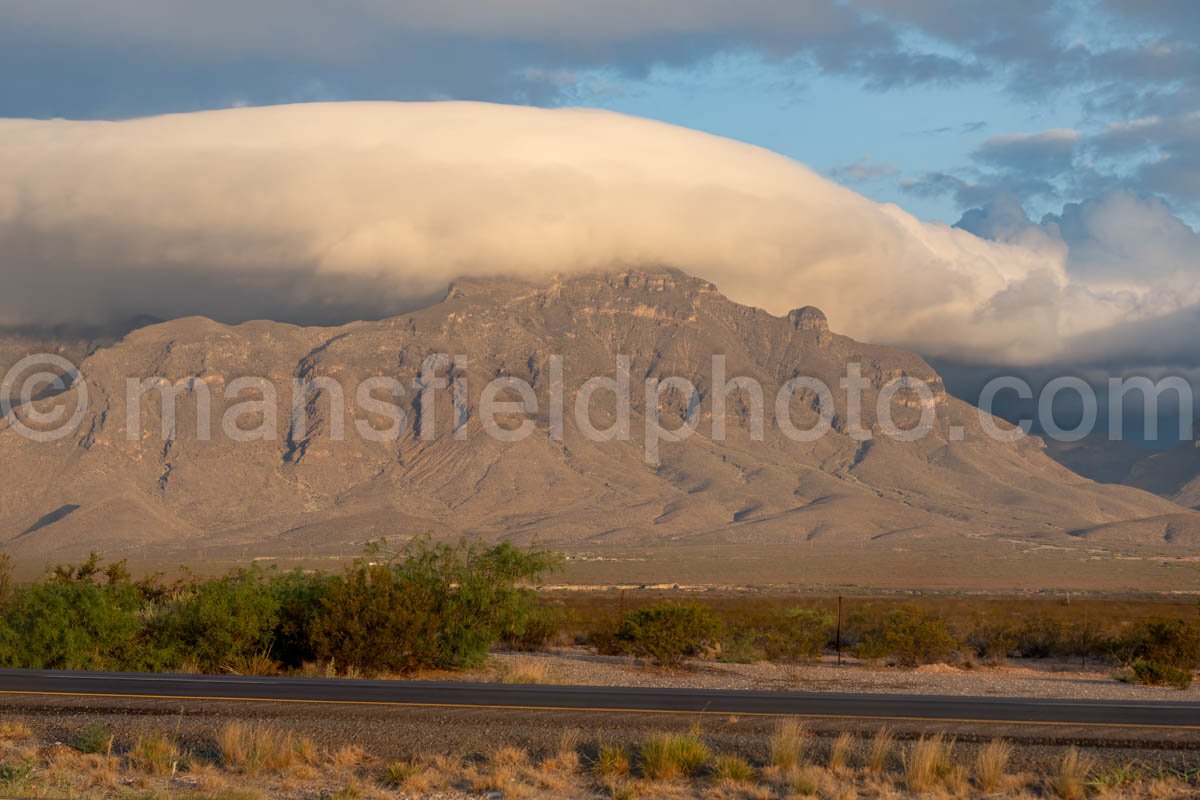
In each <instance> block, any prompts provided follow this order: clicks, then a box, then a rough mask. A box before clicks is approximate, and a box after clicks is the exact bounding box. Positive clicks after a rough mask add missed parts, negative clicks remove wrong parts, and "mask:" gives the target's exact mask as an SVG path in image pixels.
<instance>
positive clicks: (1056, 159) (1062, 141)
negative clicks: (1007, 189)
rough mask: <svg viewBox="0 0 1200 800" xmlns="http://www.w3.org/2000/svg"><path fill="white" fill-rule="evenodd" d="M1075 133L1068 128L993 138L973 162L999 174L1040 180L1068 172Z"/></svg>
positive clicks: (1072, 157) (979, 149)
mask: <svg viewBox="0 0 1200 800" xmlns="http://www.w3.org/2000/svg"><path fill="white" fill-rule="evenodd" d="M1078 141H1079V133H1078V132H1077V131H1074V130H1071V129H1069V128H1058V129H1055V130H1049V131H1041V132H1039V133H1006V134H1001V135H999V136H993V137H992V138H990V139H988V140H987V141H986V142H984V143H983V144H982V145H980V147H979V148H978V149H976V151H975V153H974V158H975V160H977V161H979V162H981V163H983V164H987V165H989V166H992V167H996V168H998V169H1001V170H1005V171H1009V172H1014V173H1017V174H1020V175H1030V176H1034V177H1038V178H1042V179H1048V178H1053V177H1055V176H1057V175H1060V174H1062V173H1063V172H1066V171H1067V170H1068V169H1070V168H1071V166H1072V162H1073V161H1074V160H1075V148H1076V145H1077V143H1078Z"/></svg>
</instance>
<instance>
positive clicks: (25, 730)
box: [0, 719, 33, 741]
mask: <svg viewBox="0 0 1200 800" xmlns="http://www.w3.org/2000/svg"><path fill="white" fill-rule="evenodd" d="M32 738H33V730H32V729H31V728H30V727H29V726H28V725H26V724H25V723H24V722H21V721H20V720H15V719H6V720H0V739H5V740H9V741H15V740H18V739H32Z"/></svg>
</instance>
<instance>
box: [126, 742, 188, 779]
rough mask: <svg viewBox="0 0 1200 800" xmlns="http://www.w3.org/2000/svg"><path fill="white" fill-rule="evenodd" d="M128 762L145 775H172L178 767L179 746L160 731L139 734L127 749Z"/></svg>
mask: <svg viewBox="0 0 1200 800" xmlns="http://www.w3.org/2000/svg"><path fill="white" fill-rule="evenodd" d="M129 764H130V766H131V767H133V769H136V770H137V771H139V772H143V773H145V774H147V775H168V774H172V775H173V774H174V773H175V770H176V769H178V767H179V747H178V745H176V744H175V742H173V741H171V738H170V737H169V736H167V735H166V734H165V733H162V732H161V731H155V732H153V733H148V734H145V735H144V736H139V737H138V738H137V741H135V742H134V743H133V749H132V750H130V751H129Z"/></svg>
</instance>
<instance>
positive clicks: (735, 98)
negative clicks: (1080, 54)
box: [564, 52, 1081, 224]
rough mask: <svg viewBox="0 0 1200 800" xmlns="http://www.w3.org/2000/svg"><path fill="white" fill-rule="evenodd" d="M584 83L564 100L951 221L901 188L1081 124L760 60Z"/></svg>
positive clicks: (963, 91) (585, 78) (943, 199)
mask: <svg viewBox="0 0 1200 800" xmlns="http://www.w3.org/2000/svg"><path fill="white" fill-rule="evenodd" d="M579 82H580V85H581V89H579V90H578V94H576V95H573V96H570V97H568V98H564V99H566V100H567V101H569V102H571V101H578V102H579V103H580V104H583V105H593V106H600V107H604V108H609V109H612V110H615V111H621V112H624V113H629V114H637V115H639V116H644V117H650V118H652V119H659V120H662V121H664V122H671V123H675V124H680V125H686V126H688V127H692V128H698V129H701V130H705V131H708V132H710V133H715V134H718V135H721V136H728V137H730V138H733V139H738V140H740V141H744V142H748V143H750V144H756V145H759V146H762V147H766V148H769V149H771V150H775V151H776V152H779V153H783V154H784V155H787V156H790V157H792V158H795V159H796V160H798V161H801V162H803V163H805V164H807V165H809V166H810V167H812V168H813V169H815V170H817V171H818V172H821V173H823V174H826V175H828V176H830V177H832V178H833V179H834V180H837V181H838V182H839V183H844V184H847V185H849V186H852V187H853V188H854V189H856V190H857V191H859V192H862V193H863V194H866V195H868V196H869V197H872V198H874V199H876V200H880V201H882V202H891V203H896V204H898V205H901V206H903V207H905V208H907V209H908V210H909V211H912V212H913V213H915V214H917V215H918V216H920V217H922V218H923V219H929V220H939V221H942V222H946V223H947V224H951V223H954V222H955V221H956V220H957V219H958V218H959V216H960V214H961V212H962V210H963V209H961V208H960V207H959V206H958V204H957V203H956V202H955V200H954V198H953V197H950V196H946V195H939V196H921V195H915V194H912V193H910V192H905V191H904V190H903V188H902V182H903V181H905V180H915V179H919V178H920V177H921V175H922V174H923V173H925V172H926V171H927V170H930V169H939V170H940V169H953V168H957V167H960V166H962V165H964V164H969V163H970V160H971V153H972V151H973V150H974V149H975V148H977V147H979V146H980V145H981V144H982V143H983V142H985V141H986V140H987V139H988V138H990V137H991V136H994V135H995V134H996V133H997V132H1004V131H1029V130H1045V129H1052V128H1069V127H1071V126H1072V125H1074V124H1075V123H1076V122H1077V121H1078V120H1079V119H1080V116H1081V111H1080V109H1079V107H1078V104H1077V103H1073V102H1070V101H1067V102H1065V103H1064V102H1058V103H1049V102H1042V101H1034V102H1020V101H1017V100H1014V99H1013V98H1011V97H1010V96H1009V95H1008V94H1007V93H1006V92H1005V91H1004V88H1003V87H1002V86H999V85H997V84H996V83H995V82H993V81H984V82H978V83H973V84H972V85H969V86H941V85H933V86H929V85H921V86H911V87H899V88H895V89H891V90H888V91H879V90H871V89H868V88H865V87H864V86H863V85H862V81H861V80H857V79H855V78H851V77H843V76H834V75H821V74H817V73H814V72H812V71H811V70H806V69H805V68H804V67H803V66H800V65H796V64H787V63H784V64H779V63H771V62H767V61H764V59H763V58H761V57H760V56H758V55H756V54H754V53H751V52H741V53H730V54H723V55H719V56H715V57H713V58H711V59H709V60H707V61H705V62H703V63H700V64H696V65H691V66H688V67H686V68H678V67H675V68H672V67H660V68H655V69H653V70H651V71H650V72H649V74H647V75H645V76H639V77H626V76H621V75H619V74H613V73H611V72H606V71H595V72H592V73H588V74H586V75H582V76H580V81H579ZM856 167H857V169H856ZM1035 205H1036V204H1035ZM1038 207H1040V206H1038ZM1031 210H1034V209H1031ZM1042 210H1046V209H1042Z"/></svg>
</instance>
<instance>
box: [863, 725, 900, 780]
mask: <svg viewBox="0 0 1200 800" xmlns="http://www.w3.org/2000/svg"><path fill="white" fill-rule="evenodd" d="M895 746H896V734H894V733H893V732H892V729H891V728H888V727H886V726H885V727H883V728H880V729H879V730H877V731H876V732H875V736H874V738H872V739H871V749H870V750H869V751H868V752H867V769H868V770H870V771H871V772H874V773H876V774H883V773H884V772H887V769H888V762H889V761H891V759H892V750H893V749H894V748H895Z"/></svg>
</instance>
